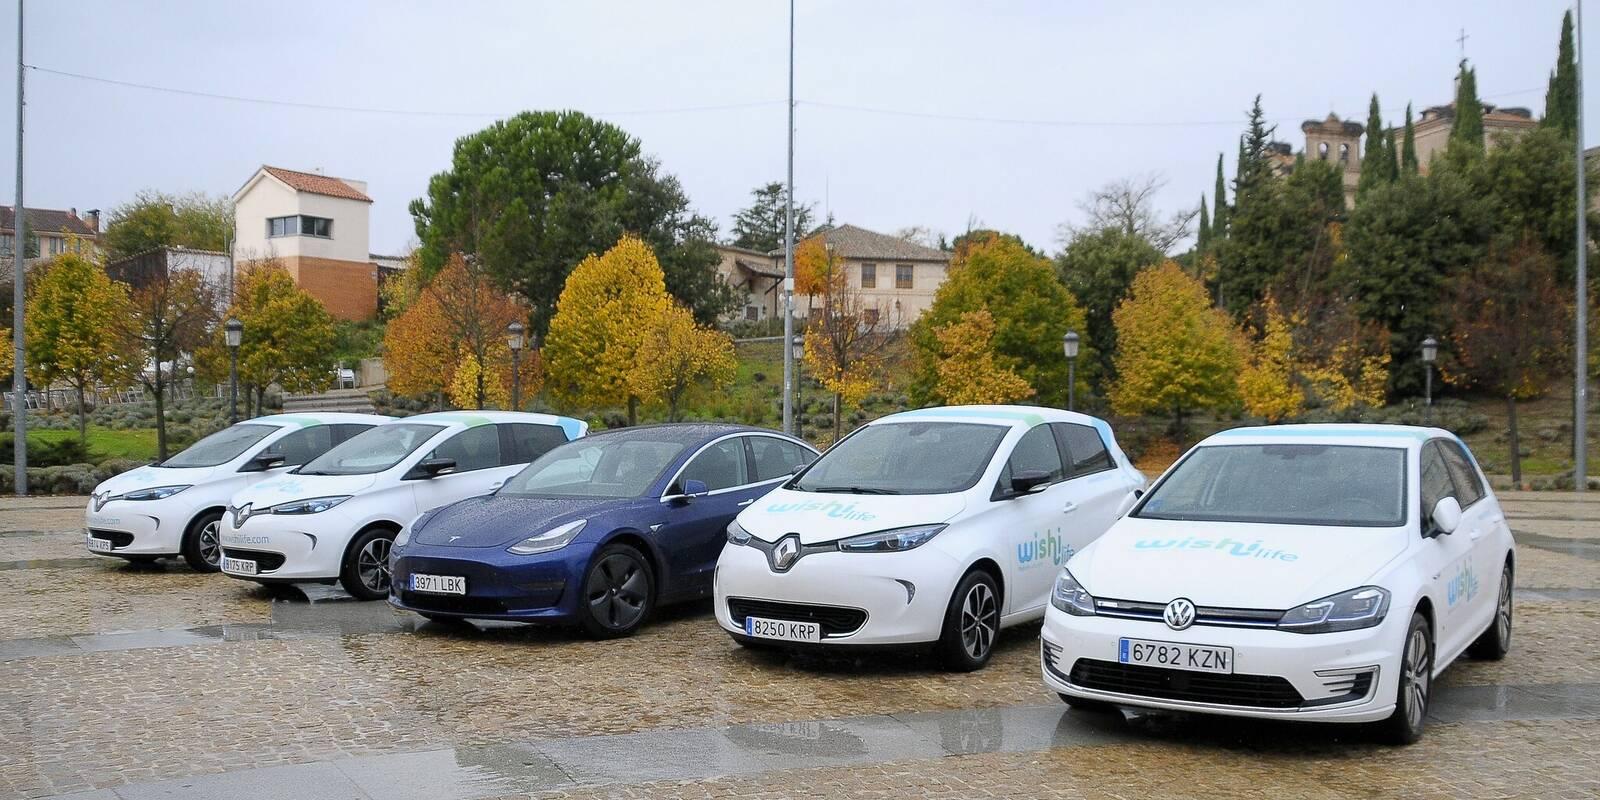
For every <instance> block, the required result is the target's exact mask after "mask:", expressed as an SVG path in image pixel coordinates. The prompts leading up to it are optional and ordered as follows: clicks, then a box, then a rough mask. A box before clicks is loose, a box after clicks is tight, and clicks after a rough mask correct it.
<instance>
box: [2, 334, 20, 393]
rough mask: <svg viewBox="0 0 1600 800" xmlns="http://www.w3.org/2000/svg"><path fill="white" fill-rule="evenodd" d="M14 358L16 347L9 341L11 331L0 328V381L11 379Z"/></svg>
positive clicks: (15, 356)
mask: <svg viewBox="0 0 1600 800" xmlns="http://www.w3.org/2000/svg"><path fill="white" fill-rule="evenodd" d="M16 358H17V353H16V347H15V346H14V345H13V343H12V341H11V329H10V328H0V380H6V379H9V378H10V377H11V367H12V365H13V364H14V363H16ZM6 385H7V386H9V385H10V384H6Z"/></svg>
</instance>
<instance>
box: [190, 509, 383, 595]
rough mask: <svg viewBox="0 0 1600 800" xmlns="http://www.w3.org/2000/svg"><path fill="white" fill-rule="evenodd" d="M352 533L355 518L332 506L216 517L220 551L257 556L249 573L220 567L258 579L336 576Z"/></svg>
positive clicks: (235, 555) (227, 555)
mask: <svg viewBox="0 0 1600 800" xmlns="http://www.w3.org/2000/svg"><path fill="white" fill-rule="evenodd" d="M354 535H355V523H354V521H352V520H350V519H348V518H347V517H345V516H344V515H342V514H339V513H338V509H337V508H334V509H330V510H328V511H324V512H322V513H321V514H271V513H263V514H257V515H255V516H252V517H250V518H249V519H247V520H245V521H244V524H243V525H242V526H235V525H234V524H233V515H232V514H225V515H223V517H222V537H221V538H222V555H223V557H224V558H242V559H246V560H250V561H255V562H257V566H258V572H257V574H255V575H247V574H243V573H234V572H229V571H228V568H227V566H226V562H224V566H223V568H222V572H223V574H224V575H227V576H228V577H231V578H240V579H243V580H258V581H308V582H309V581H328V580H332V579H334V578H337V577H339V570H340V568H341V567H342V566H343V562H344V551H345V548H346V547H347V546H349V544H350V539H351V537H353V536H354Z"/></svg>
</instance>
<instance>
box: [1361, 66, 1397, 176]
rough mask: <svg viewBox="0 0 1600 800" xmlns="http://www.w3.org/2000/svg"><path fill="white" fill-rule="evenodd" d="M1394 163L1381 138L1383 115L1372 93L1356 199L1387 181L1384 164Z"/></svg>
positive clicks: (1387, 173)
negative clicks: (1364, 150)
mask: <svg viewBox="0 0 1600 800" xmlns="http://www.w3.org/2000/svg"><path fill="white" fill-rule="evenodd" d="M1392 161H1394V156H1393V155H1392V154H1391V153H1390V151H1389V148H1388V147H1387V146H1386V144H1385V141H1384V136H1383V113H1382V111H1381V110H1380V108H1379V105H1378V93H1377V92H1373V93H1372V102H1371V103H1370V104H1368V106H1367V152H1365V153H1363V154H1361V180H1360V181H1359V182H1358V183H1357V184H1356V198H1357V199H1359V198H1362V197H1365V196H1366V194H1367V191H1368V190H1369V189H1371V188H1372V187H1374V186H1377V185H1378V184H1380V183H1383V182H1385V181H1387V180H1389V168H1388V167H1387V166H1385V163H1386V162H1392Z"/></svg>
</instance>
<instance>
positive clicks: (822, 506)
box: [715, 406, 1144, 670]
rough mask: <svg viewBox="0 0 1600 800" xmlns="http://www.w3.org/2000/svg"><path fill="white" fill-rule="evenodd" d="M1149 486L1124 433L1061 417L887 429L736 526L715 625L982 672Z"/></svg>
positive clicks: (836, 450)
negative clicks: (1065, 569) (1076, 556)
mask: <svg viewBox="0 0 1600 800" xmlns="http://www.w3.org/2000/svg"><path fill="white" fill-rule="evenodd" d="M1143 486H1144V476H1143V475H1141V474H1139V472H1138V471H1137V470H1135V469H1134V468H1133V466H1132V465H1131V464H1129V463H1128V459H1127V457H1126V456H1125V455H1123V453H1122V451H1121V449H1119V448H1118V447H1117V442H1116V439H1115V438H1114V437H1113V436H1112V435H1111V428H1110V426H1108V425H1106V423H1105V422H1103V421H1101V420H1099V419H1096V418H1094V417H1089V416H1085V415H1083V414H1075V413H1072V412H1068V411H1059V410H1056V409H1049V408H1031V407H1023V406H956V407H950V408H929V409H922V410H919V411H908V412H905V413H902V414H895V415H893V416H888V417H884V418H882V419H879V420H876V421H874V422H872V423H870V424H868V425H866V426H864V427H862V428H859V429H857V430H856V431H855V432H853V433H851V434H850V435H849V436H847V437H845V438H844V439H842V440H840V441H839V443H837V444H835V445H834V446H833V447H832V448H829V450H828V451H827V452H826V453H824V454H823V455H822V456H821V457H820V458H819V459H817V460H816V461H815V462H813V463H812V464H811V465H810V466H809V467H807V468H805V469H804V470H803V471H801V472H799V473H798V474H797V475H796V476H795V477H793V478H791V479H789V480H788V481H786V482H785V483H783V484H782V485H780V486H779V488H777V489H775V490H773V491H772V492H771V493H770V494H768V495H767V496H765V497H763V498H761V499H759V500H757V501H756V502H755V503H754V504H752V505H751V506H750V507H749V508H747V509H745V510H744V511H743V512H742V513H740V514H739V516H738V517H737V518H736V519H735V520H734V522H733V523H732V524H730V525H729V526H728V543H727V545H726V546H725V547H724V548H723V551H722V556H721V558H720V559H719V560H718V562H717V572H716V580H715V584H716V615H717V622H718V623H720V624H721V625H722V627H723V628H724V629H726V630H727V631H728V633H729V634H730V635H731V636H732V637H733V638H734V639H735V640H737V641H739V642H741V643H745V644H776V645H783V646H794V647H804V646H808V645H810V646H819V647H841V648H842V647H850V646H862V645H891V646H893V645H926V644H934V645H935V647H936V649H937V650H938V652H939V653H940V655H941V657H942V658H943V659H944V661H945V663H946V664H947V665H948V666H949V667H950V668H952V669H957V670H973V669H978V668H980V667H982V666H983V665H984V664H985V663H986V662H987V661H988V660H989V656H990V653H991V652H992V648H993V646H994V640H995V635H996V634H997V633H998V632H999V630H1000V628H1002V627H1004V626H1007V625H1012V624H1015V623H1018V622H1024V621H1027V620H1034V619H1038V618H1039V617H1040V616H1041V615H1042V614H1043V613H1044V609H1045V603H1046V601H1047V600H1048V598H1049V595H1050V588H1051V585H1052V583H1053V581H1054V580H1055V574H1056V572H1057V570H1058V568H1059V567H1060V565H1061V564H1062V563H1064V562H1065V561H1066V559H1067V558H1068V557H1069V556H1071V555H1072V554H1073V553H1074V552H1076V551H1077V550H1079V549H1081V548H1083V547H1085V546H1087V545H1088V544H1089V543H1090V542H1092V541H1094V539H1095V538H1096V537H1098V536H1100V534H1101V533H1102V532H1104V531H1105V529H1106V528H1107V527H1109V526H1110V525H1111V523H1112V521H1113V520H1114V519H1115V518H1116V514H1117V508H1118V504H1119V503H1120V502H1121V501H1122V499H1123V498H1124V497H1126V496H1127V495H1128V493H1129V492H1131V491H1132V490H1134V489H1137V488H1140V487H1143Z"/></svg>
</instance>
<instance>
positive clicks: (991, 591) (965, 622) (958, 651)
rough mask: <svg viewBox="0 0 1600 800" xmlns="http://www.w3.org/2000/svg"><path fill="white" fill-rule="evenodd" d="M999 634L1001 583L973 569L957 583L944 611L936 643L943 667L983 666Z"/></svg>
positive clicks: (957, 669)
mask: <svg viewBox="0 0 1600 800" xmlns="http://www.w3.org/2000/svg"><path fill="white" fill-rule="evenodd" d="M999 634H1000V587H999V586H998V585H997V584H996V583H995V580H994V576H993V575H990V574H989V573H988V572H986V571H984V570H981V569H975V570H973V571H971V572H968V573H967V574H966V577H964V578H962V579H961V582H960V583H958V584H956V590H955V593H954V594H952V595H951V596H950V605H949V607H947V608H946V609H945V612H944V629H943V630H942V631H941V632H940V634H939V643H938V644H937V645H936V646H935V649H936V650H937V652H938V654H939V659H940V660H941V661H943V662H944V666H945V669H948V670H950V671H952V672H972V671H974V670H980V669H983V665H985V664H987V663H989V657H990V656H991V655H993V654H994V642H995V638H996V637H997V636H999Z"/></svg>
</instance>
